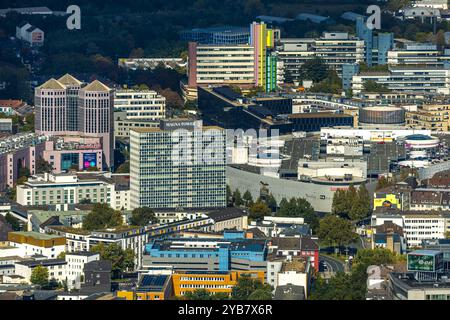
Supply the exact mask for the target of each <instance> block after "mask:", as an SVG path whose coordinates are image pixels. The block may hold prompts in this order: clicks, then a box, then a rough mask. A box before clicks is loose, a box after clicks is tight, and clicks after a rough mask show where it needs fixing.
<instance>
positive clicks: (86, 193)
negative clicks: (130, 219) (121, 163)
mask: <svg viewBox="0 0 450 320" xmlns="http://www.w3.org/2000/svg"><path fill="white" fill-rule="evenodd" d="M16 190H17V202H18V203H19V204H21V205H24V206H30V205H48V204H77V203H80V202H83V201H90V202H91V203H107V204H109V206H110V207H111V208H114V209H116V210H121V209H122V208H123V209H124V210H128V209H129V208H130V203H129V200H130V196H129V190H128V189H116V185H115V184H114V182H112V181H109V179H108V178H106V177H103V176H101V175H97V176H92V175H91V176H88V175H85V176H82V175H74V174H43V175H34V176H32V177H30V178H29V179H28V181H27V182H25V183H24V184H23V185H18V186H17V188H16Z"/></svg>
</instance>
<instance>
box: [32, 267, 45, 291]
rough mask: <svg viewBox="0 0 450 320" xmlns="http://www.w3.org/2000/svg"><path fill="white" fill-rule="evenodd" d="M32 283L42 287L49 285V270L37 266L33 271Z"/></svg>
mask: <svg viewBox="0 0 450 320" xmlns="http://www.w3.org/2000/svg"><path fill="white" fill-rule="evenodd" d="M30 282H31V283H32V284H37V285H39V286H41V287H43V286H46V285H47V284H48V269H47V268H46V267H43V266H37V267H35V268H33V270H32V271H31V277H30Z"/></svg>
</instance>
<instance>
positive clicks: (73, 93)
mask: <svg viewBox="0 0 450 320" xmlns="http://www.w3.org/2000/svg"><path fill="white" fill-rule="evenodd" d="M58 82H59V83H62V84H63V85H65V86H66V98H67V100H66V104H67V105H66V126H67V131H78V129H79V128H78V126H79V123H78V95H79V91H80V89H81V86H82V85H83V83H82V82H81V81H79V80H78V79H76V78H74V77H73V76H71V75H70V74H66V75H64V76H62V77H61V78H59V79H58Z"/></svg>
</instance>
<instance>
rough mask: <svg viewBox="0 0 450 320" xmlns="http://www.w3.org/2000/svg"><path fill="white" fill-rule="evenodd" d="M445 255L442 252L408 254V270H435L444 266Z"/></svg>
mask: <svg viewBox="0 0 450 320" xmlns="http://www.w3.org/2000/svg"><path fill="white" fill-rule="evenodd" d="M443 263H444V257H443V254H442V252H439V253H437V254H432V253H430V254H422V253H414V252H412V253H410V254H408V271H421V272H435V271H437V270H440V269H442V268H443Z"/></svg>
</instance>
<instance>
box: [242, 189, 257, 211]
mask: <svg viewBox="0 0 450 320" xmlns="http://www.w3.org/2000/svg"><path fill="white" fill-rule="evenodd" d="M242 199H243V200H244V204H245V206H246V207H247V208H250V207H251V206H252V205H253V203H254V202H253V197H252V194H251V193H250V191H248V190H247V191H245V193H244V195H243V196H242Z"/></svg>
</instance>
